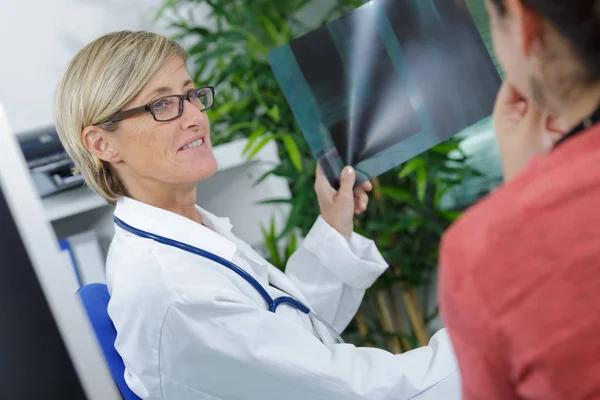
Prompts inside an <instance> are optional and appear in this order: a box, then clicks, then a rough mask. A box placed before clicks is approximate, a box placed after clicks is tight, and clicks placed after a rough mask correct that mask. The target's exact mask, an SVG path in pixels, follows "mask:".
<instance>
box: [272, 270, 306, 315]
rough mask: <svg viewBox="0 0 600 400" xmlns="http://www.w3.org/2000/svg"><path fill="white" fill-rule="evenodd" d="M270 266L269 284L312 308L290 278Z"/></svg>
mask: <svg viewBox="0 0 600 400" xmlns="http://www.w3.org/2000/svg"><path fill="white" fill-rule="evenodd" d="M267 264H268V270H269V284H271V285H272V286H275V287H278V288H279V289H281V290H283V291H284V292H286V293H287V294H289V295H290V296H292V297H294V298H295V299H296V300H299V301H301V302H302V303H304V304H306V305H307V306H308V307H309V308H310V304H308V301H307V300H306V298H305V297H304V296H303V295H302V293H301V292H300V291H299V290H298V289H297V288H296V287H295V286H294V284H293V282H292V281H291V280H290V278H288V277H287V276H286V275H285V274H284V273H283V272H281V270H279V269H278V268H276V267H274V266H273V265H271V264H269V263H267Z"/></svg>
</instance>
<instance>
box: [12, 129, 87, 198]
mask: <svg viewBox="0 0 600 400" xmlns="http://www.w3.org/2000/svg"><path fill="white" fill-rule="evenodd" d="M18 140H19V145H20V146H21V151H22V152H23V155H24V157H25V160H26V162H27V166H28V167H29V171H30V172H31V176H32V177H33V182H34V184H35V187H36V189H37V191H38V193H39V195H40V197H46V196H50V195H52V194H55V193H58V192H61V191H63V190H67V189H70V188H73V187H79V186H82V185H83V183H84V181H83V177H82V176H81V175H75V176H74V175H73V172H72V171H73V167H74V164H73V161H72V160H71V158H70V157H69V156H68V154H67V152H66V151H65V149H64V148H63V146H62V144H61V143H60V140H59V138H58V133H57V132H56V129H55V128H54V127H53V126H52V127H47V128H42V129H37V130H35V131H30V132H25V133H21V134H19V135H18Z"/></svg>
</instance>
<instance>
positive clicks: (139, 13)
mask: <svg viewBox="0 0 600 400" xmlns="http://www.w3.org/2000/svg"><path fill="white" fill-rule="evenodd" d="M163 2H164V0H0V103H2V104H4V107H5V109H6V113H7V116H8V119H9V121H11V124H12V127H13V129H14V130H15V132H17V134H18V133H22V132H26V131H29V130H32V129H35V128H40V127H45V126H48V125H51V124H53V117H52V103H53V95H54V88H55V86H56V84H57V82H58V80H59V78H60V75H61V73H62V72H63V70H64V69H65V68H66V66H67V63H68V62H69V60H70V59H71V58H72V57H73V56H74V55H75V53H76V52H77V51H78V50H79V49H81V48H82V47H83V46H85V45H86V44H87V43H89V42H90V41H92V40H93V39H95V38H97V37H98V36H100V35H102V34H104V33H107V32H111V31H115V30H122V29H130V30H137V29H145V30H150V31H155V32H159V33H168V32H167V29H166V27H165V24H164V23H162V24H157V23H155V22H153V17H154V15H155V12H156V10H157V9H158V7H159V6H160V5H161V4H162V3H163ZM330 4H331V0H322V1H321V2H318V3H315V4H314V5H311V6H310V7H307V9H305V10H303V11H302V12H301V13H300V15H299V16H300V17H301V18H302V19H303V20H304V21H305V22H306V23H307V24H309V25H312V23H313V22H314V21H316V20H317V18H316V16H318V15H321V14H322V13H324V11H325V10H326V9H327V8H328V6H329V5H330ZM205 10H206V8H204V7H203V6H201V7H198V6H195V9H194V11H195V12H194V14H195V15H196V16H197V18H198V17H200V18H202V17H205V15H206V12H205Z"/></svg>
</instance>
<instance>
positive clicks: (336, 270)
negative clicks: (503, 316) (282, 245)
mask: <svg viewBox="0 0 600 400" xmlns="http://www.w3.org/2000/svg"><path fill="white" fill-rule="evenodd" d="M199 211H200V213H201V216H202V220H203V223H204V225H206V226H203V225H200V224H197V223H195V222H193V221H191V220H189V219H186V218H184V217H181V216H179V215H176V214H174V213H171V212H169V211H166V210H162V209H159V208H155V207H152V206H150V205H147V204H144V203H140V202H138V201H135V200H132V199H129V198H122V199H120V200H119V201H118V204H117V207H116V210H115V215H116V216H117V217H119V218H120V219H122V220H123V221H124V222H126V223H127V224H129V225H132V226H134V227H136V228H138V229H142V230H145V231H148V232H152V233H155V234H158V235H161V236H165V237H168V238H171V239H174V240H178V241H181V242H185V243H188V244H191V245H193V246H196V247H200V248H202V249H205V250H208V251H210V252H212V253H214V254H217V255H219V256H221V257H223V258H225V259H227V260H230V261H232V262H234V263H235V264H237V265H238V266H239V267H241V268H243V269H244V270H245V271H246V272H248V273H249V274H250V275H252V276H253V277H254V278H255V279H257V280H258V281H259V282H260V283H261V284H262V285H263V286H264V287H265V288H266V290H267V291H268V292H269V293H270V294H271V296H273V297H278V296H281V295H284V293H282V292H281V291H279V290H278V289H276V288H274V287H273V286H270V285H269V284H270V283H271V284H273V285H274V286H277V287H278V288H280V289H282V290H284V291H286V292H288V293H289V294H291V295H292V296H295V297H296V298H297V299H299V300H300V301H302V302H304V303H305V304H306V305H308V306H309V307H310V308H311V309H312V310H313V311H315V312H316V313H317V314H319V315H320V316H321V317H322V318H324V319H325V320H327V321H328V322H330V323H331V324H332V325H333V326H334V327H335V328H336V329H337V330H338V331H340V332H341V331H343V330H344V328H345V327H346V326H347V324H348V323H349V322H350V321H351V319H352V317H353V316H354V314H355V313H356V311H357V309H358V307H359V305H360V302H361V300H362V298H363V295H364V291H365V289H366V288H368V287H369V286H370V285H371V284H372V283H373V282H374V281H375V279H377V277H378V276H379V275H380V274H381V273H382V272H383V271H384V270H385V269H386V268H387V264H386V263H385V261H384V260H383V258H382V257H381V255H380V253H379V252H378V250H377V248H376V247H375V245H374V244H373V242H372V241H370V240H367V239H365V238H363V237H361V236H359V235H357V234H354V235H353V236H352V238H351V240H350V241H349V242H348V241H346V240H345V239H344V238H343V237H342V236H341V235H339V234H338V233H337V232H336V231H335V230H334V229H333V228H331V227H330V226H329V225H328V224H327V223H326V222H325V221H324V220H323V219H321V218H319V219H318V220H317V221H316V223H315V225H314V227H313V228H312V230H311V232H310V233H309V234H308V235H307V237H306V238H305V240H304V242H303V244H302V246H301V247H300V248H299V249H298V251H297V252H296V253H295V254H294V255H293V256H292V258H291V259H290V261H289V263H288V265H287V270H286V273H285V274H284V273H282V272H281V271H279V270H278V269H277V268H275V267H273V266H272V265H270V264H269V263H268V262H267V261H265V260H264V259H263V258H262V257H260V256H259V255H258V254H257V253H256V252H254V251H253V250H252V248H251V247H250V246H249V245H247V244H246V243H244V242H243V241H242V240H240V239H238V238H236V237H235V236H234V235H233V234H232V233H231V224H230V223H229V220H228V219H223V218H218V217H215V216H214V215H211V214H210V213H208V212H206V211H204V210H202V209H199ZM115 229H116V233H115V237H114V239H113V242H112V244H111V247H110V251H109V255H108V260H107V281H108V286H109V290H110V292H111V300H110V304H109V307H108V311H109V315H110V317H111V319H112V321H113V322H114V324H115V327H116V329H117V332H118V335H117V340H116V343H115V346H116V348H117V350H118V352H119V353H120V354H121V356H122V357H123V360H124V362H125V366H126V372H125V379H126V381H127V384H128V385H129V386H130V387H131V389H132V390H133V391H134V392H135V393H136V394H138V396H140V397H141V398H143V399H166V400H186V399H193V400H200V399H202V400H208V399H210V400H216V399H252V400H254V399H256V400H275V399H276V400H342V399H344V400H347V399H378V400H379V399H421V400H424V399H436V400H439V399H444V400H458V399H460V385H459V377H458V372H457V364H456V361H455V358H454V354H453V351H452V347H451V344H450V341H449V338H448V335H447V333H446V332H445V330H443V331H440V332H438V333H437V334H436V335H435V336H434V337H433V338H432V340H431V344H430V346H428V347H423V348H420V349H417V350H413V351H411V352H408V353H405V354H402V355H393V354H391V353H389V352H386V351H383V350H380V349H375V348H357V347H355V346H353V345H350V344H333V343H328V344H323V343H322V342H321V341H320V340H319V339H318V338H317V336H316V335H315V331H314V328H313V325H312V324H311V322H310V319H309V318H308V317H307V316H306V315H305V314H302V313H300V312H298V311H296V310H295V309H293V308H290V307H287V306H285V305H282V306H280V307H279V308H278V309H277V312H276V313H271V312H269V311H268V310H267V309H266V306H265V301H264V300H263V298H262V297H261V296H260V295H259V293H258V292H257V291H256V290H255V289H254V288H253V287H252V286H251V285H250V284H249V283H248V282H246V281H245V280H244V279H242V278H240V277H239V276H238V275H237V274H235V273H234V272H232V271H230V270H228V269H226V268H225V267H223V266H222V265H219V264H217V263H214V262H212V261H209V260H207V259H204V258H202V257H199V256H197V255H194V254H190V253H187V252H185V251H182V250H179V249H176V248H173V247H169V246H166V245H163V244H160V243H157V242H154V241H152V240H149V239H143V238H140V237H138V236H135V235H133V234H131V233H129V232H126V231H124V230H122V229H121V228H119V227H115ZM319 332H320V333H321V334H323V332H322V330H320V329H319ZM325 335H326V333H325ZM326 341H327V339H326Z"/></svg>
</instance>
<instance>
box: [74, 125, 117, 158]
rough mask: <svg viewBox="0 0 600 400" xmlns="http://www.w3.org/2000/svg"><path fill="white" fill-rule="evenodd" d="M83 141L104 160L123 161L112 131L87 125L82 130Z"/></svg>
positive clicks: (93, 152)
mask: <svg viewBox="0 0 600 400" xmlns="http://www.w3.org/2000/svg"><path fill="white" fill-rule="evenodd" d="M81 141H82V142H83V145H84V146H85V148H86V149H87V150H88V151H89V152H90V153H92V154H93V155H94V156H96V157H97V158H99V159H100V160H102V161H106V162H109V163H116V162H119V161H122V159H121V156H120V154H119V151H118V149H117V147H116V146H115V138H114V136H113V135H112V134H111V132H108V131H106V130H104V129H102V128H100V127H98V126H93V125H92V126H86V127H85V128H83V130H82V131H81Z"/></svg>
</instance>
